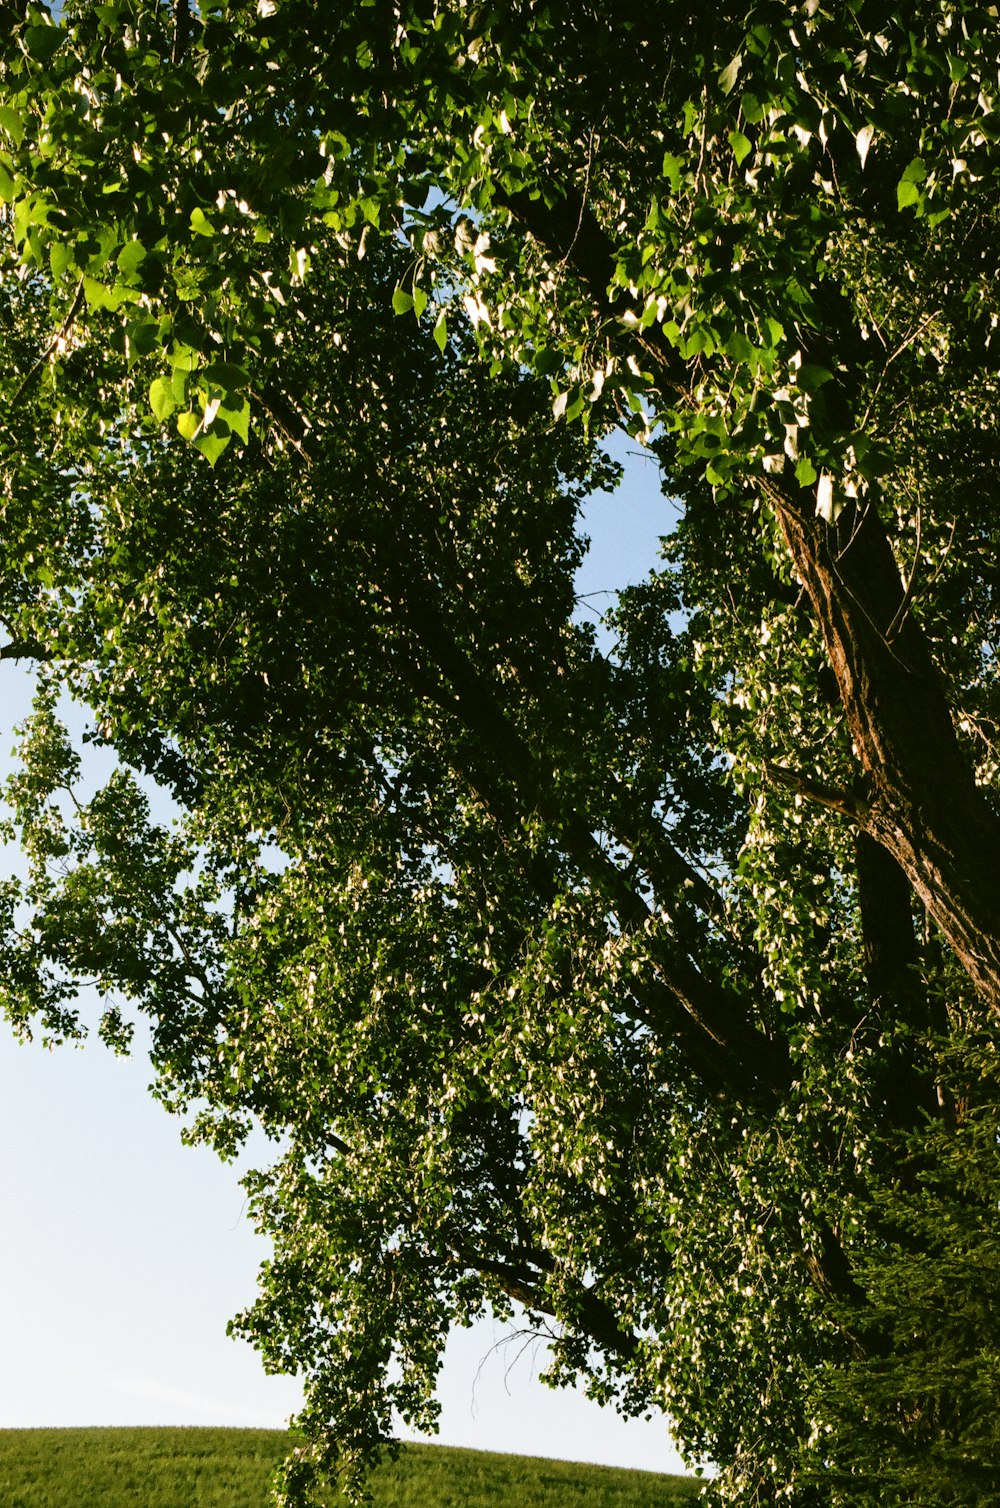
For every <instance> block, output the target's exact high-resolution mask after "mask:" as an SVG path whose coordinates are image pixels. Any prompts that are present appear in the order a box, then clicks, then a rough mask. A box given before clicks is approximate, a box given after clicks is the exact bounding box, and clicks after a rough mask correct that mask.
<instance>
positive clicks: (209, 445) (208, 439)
mask: <svg viewBox="0 0 1000 1508" xmlns="http://www.w3.org/2000/svg"><path fill="white" fill-rule="evenodd" d="M231 438H232V437H231V436H230V435H224V434H222V433H220V431H219V430H216V429H211V430H209V431H208V432H207V433H204V434H200V435H199V436H198V437H197V439H196V440H195V441H194V448H195V450H200V451H201V453H202V455H203V456H204V457H205V459H206V460H207V461H208V464H209V465H210V466H214V465H215V463H216V461H217V460H218V459H219V457H220V456H221V454H222V452H223V451H224V450H225V448H226V446H227V445H228V444H229V441H230V439H231Z"/></svg>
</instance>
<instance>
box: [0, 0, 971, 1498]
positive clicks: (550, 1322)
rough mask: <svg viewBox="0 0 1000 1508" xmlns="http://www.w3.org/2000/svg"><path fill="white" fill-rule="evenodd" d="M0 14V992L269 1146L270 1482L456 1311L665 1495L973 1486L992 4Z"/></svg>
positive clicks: (435, 1348) (419, 1397)
mask: <svg viewBox="0 0 1000 1508" xmlns="http://www.w3.org/2000/svg"><path fill="white" fill-rule="evenodd" d="M12 10H13V12H14V13H15V19H14V24H13V25H12V27H11V30H10V37H9V39H8V40H7V41H6V42H5V43H4V45H3V50H2V54H0V56H2V69H3V72H2V83H0V94H2V103H0V129H2V131H3V133H4V138H5V145H6V151H5V153H4V154H3V155H2V156H0V198H2V199H3V200H4V202H5V203H6V204H7V205H8V206H9V232H10V238H9V242H8V245H7V249H6V251H5V258H6V261H5V276H4V282H3V286H2V300H0V305H2V306H0V318H2V320H3V324H4V335H5V367H4V376H3V382H4V392H5V408H4V428H3V439H2V444H3V447H4V461H5V473H4V497H3V507H4V532H3V543H2V549H3V553H4V572H3V581H2V591H3V602H2V619H3V622H4V623H5V625H6V627H7V630H8V636H9V642H8V644H7V646H6V648H5V649H4V651H3V653H4V654H6V655H12V656H24V657H30V658H32V659H33V660H35V661H36V662H37V663H38V664H39V665H40V666H41V667H42V670H41V683H42V690H41V693H40V701H39V708H38V712H37V715H36V717H35V719H34V720H33V722H32V723H31V725H30V726H29V728H28V730H27V732H26V735H25V737H24V739H23V742H22V751H21V752H22V761H23V768H22V771H21V772H20V773H19V774H18V775H17V776H16V777H15V778H14V780H13V781H12V782H11V785H10V789H9V797H10V801H11V803H12V807H13V828H14V830H16V832H17V834H18V837H19V839H20V842H21V844H22V847H23V849H24V851H25V853H26V855H27V857H28V859H29V861H30V864H31V876H30V879H29V880H28V881H27V882H26V883H25V885H24V886H20V887H19V886H18V885H16V884H14V883H13V882H12V883H10V884H9V885H8V886H7V887H6V888H5V890H4V893H3V895H4V906H5V912H4V918H5V937H4V962H5V976H4V981H3V990H4V997H5V1006H6V1009H7V1012H8V1014H9V1016H10V1018H11V1020H12V1021H13V1023H14V1024H15V1026H16V1027H17V1028H18V1029H20V1030H29V1029H31V1027H32V1025H33V1024H34V1023H35V1022H36V1021H37V1022H38V1023H39V1024H40V1026H41V1029H43V1030H46V1031H48V1032H50V1033H52V1034H55V1035H59V1034H67V1033H71V1032H72V1031H74V1030H77V1029H78V1020H77V1016H76V1008H75V1005H74V996H75V994H76V992H77V990H78V988H79V985H80V983H81V981H83V980H94V981H96V983H97V986H98V989H99V991H100V992H101V993H102V995H103V996H104V997H105V998H106V1000H107V1003H108V1010H107V1012H106V1014H105V1016H104V1019H103V1022H102V1030H103V1031H104V1033H105V1035H106V1036H107V1037H108V1039H109V1040H110V1041H111V1042H112V1043H116V1044H119V1045H121V1044H123V1043H124V1042H125V1041H126V1040H127V1037H128V1017H129V1011H130V1010H131V1009H134V1008H136V1007H138V1008H140V1009H142V1010H145V1011H146V1012H148V1013H149V1015H150V1017H151V1020H152V1024H153V1033H154V1041H155V1065H156V1069H157V1075H158V1078H157V1086H158V1092H159V1093H160V1094H161V1096H162V1097H163V1099H164V1100H165V1102H166V1103H168V1104H169V1105H171V1106H172V1107H174V1108H177V1109H179V1110H181V1111H185V1112H189V1113H190V1117H191V1119H190V1132H189V1134H191V1135H194V1136H198V1137H203V1138H207V1139H210V1140H212V1141H214V1142H215V1143H216V1144H217V1145H218V1146H219V1148H220V1150H222V1151H223V1152H226V1151H227V1150H230V1149H231V1148H232V1147H233V1146H234V1144H235V1143H236V1142H237V1141H238V1140H239V1138H240V1136H241V1135H242V1134H243V1131H244V1129H245V1127H246V1126H247V1125H248V1124H249V1122H250V1120H251V1118H256V1119H257V1120H259V1121H260V1122H261V1123H262V1124H263V1125H264V1126H265V1127H266V1128H267V1129H268V1130H269V1131H271V1132H273V1134H274V1135H275V1137H276V1138H280V1139H281V1140H282V1147H283V1151H282V1154H281V1156H280V1158H278V1160H277V1161H276V1163H275V1165H274V1167H272V1168H270V1169H266V1170H262V1171H261V1172H260V1173H259V1174H258V1175H255V1176H254V1177H253V1178H252V1179H251V1180H250V1188H251V1193H252V1197H253V1201H254V1208H255V1211H256V1215H257V1218H258V1221H259V1223H260V1225H261V1227H262V1229H264V1230H265V1231H267V1232H268V1233H269V1234H270V1235H271V1236H272V1238H273V1240H274V1247H275V1254H274V1260H273V1262H271V1263H270V1264H269V1265H268V1267H267V1268H266V1269H265V1271H264V1272H263V1274H262V1283H261V1295H260V1299H259V1302H258V1303H257V1304H256V1305H255V1306H254V1308H253V1309H252V1310H251V1311H250V1312H249V1313H247V1314H246V1315H244V1316H242V1317H241V1318H240V1319H239V1320H238V1321H237V1324H238V1327H239V1329H240V1330H241V1332H242V1333H245V1334H247V1335H248V1336H249V1337H250V1338H251V1339H252V1340H253V1341H254V1343H255V1344H256V1345H257V1346H258V1348H259V1349H260V1351H261V1353H262V1355H263V1357H264V1360H265V1362H266V1364H267V1365H270V1366H275V1367H281V1368H284V1367H288V1368H297V1369H299V1370H301V1371H302V1372H303V1373H304V1374H305V1375H306V1378H307V1404H306V1408H305V1412H304V1415H303V1418H302V1421H301V1422H302V1424H303V1427H304V1429H305V1431H306V1435H307V1437H308V1440H309V1442H310V1443H309V1444H308V1446H307V1447H306V1448H304V1449H303V1450H301V1451H300V1452H299V1453H298V1454H297V1455H296V1456H294V1457H293V1458H292V1459H291V1460H290V1462H289V1464H288V1467H287V1471H286V1482H285V1490H286V1492H287V1494H288V1495H289V1497H290V1499H292V1500H295V1499H297V1498H299V1499H300V1498H301V1497H302V1495H303V1494H305V1493H308V1492H309V1491H311V1490H313V1489H314V1488H317V1485H318V1484H320V1483H321V1481H322V1477H323V1474H324V1473H326V1472H330V1471H334V1470H339V1469H341V1468H342V1467H347V1468H351V1467H352V1466H353V1465H364V1464H366V1463H367V1462H368V1461H370V1460H371V1459H373V1458H374V1456H375V1454H376V1453H377V1448H378V1446H379V1443H380V1441H381V1440H382V1439H383V1438H384V1437H385V1436H386V1435H387V1434H388V1433H389V1432H390V1428H391V1418H392V1411H393V1410H394V1409H396V1410H398V1411H400V1412H401V1413H402V1415H403V1416H404V1417H405V1418H407V1419H408V1420H410V1421H411V1422H414V1423H417V1424H422V1425H427V1426H430V1425H432V1424H433V1419H434V1403H433V1383H434V1377H435V1373H436V1368H437V1365H438V1361H439V1357H440V1352H441V1348H442V1346H443V1342H444V1338H445V1335H446V1333H447V1330H448V1328H449V1326H450V1325H452V1324H453V1323H456V1322H459V1323H461V1322H465V1321H468V1320H469V1319H470V1318H471V1317H472V1316H474V1315H476V1314H477V1313H479V1312H480V1311H481V1310H482V1309H483V1308H484V1307H490V1308H492V1309H493V1310H494V1311H497V1312H501V1313H503V1312H510V1311H511V1309H512V1307H513V1306H515V1305H517V1306H521V1307H522V1308H523V1309H524V1310H525V1311H526V1312H527V1314H528V1316H529V1317H530V1319H531V1321H532V1322H533V1323H535V1324H537V1325H539V1326H545V1327H548V1328H549V1329H550V1332H551V1334H552V1337H553V1352H552V1355H553V1361H552V1375H553V1378H554V1380H556V1381H565V1380H568V1379H569V1378H571V1377H574V1376H582V1377H583V1378H584V1379H585V1380H586V1383H587V1386H588V1387H589V1389H590V1390H591V1392H592V1393H593V1395H594V1396H596V1397H598V1398H601V1399H606V1400H608V1401H612V1400H614V1401H615V1402H616V1403H617V1404H618V1406H619V1407H621V1408H623V1409H625V1410H626V1411H635V1412H641V1411H643V1410H647V1409H662V1410H663V1411H664V1412H665V1413H666V1414H667V1415H668V1416H669V1417H670V1419H671V1421H672V1424H673V1428H674V1430H675V1432H676V1435H677V1438H678V1440H679V1441H680V1443H681V1444H682V1445H683V1446H684V1448H685V1449H686V1450H687V1451H688V1453H689V1455H690V1456H691V1457H692V1458H697V1457H708V1458H711V1459H712V1460H714V1461H715V1462H717V1463H718V1465H719V1467H720V1474H719V1476H718V1478H717V1479H716V1480H715V1482H714V1483H713V1486H712V1489H711V1490H712V1491H713V1492H714V1493H715V1495H716V1496H717V1498H718V1499H719V1500H720V1501H722V1502H730V1503H740V1504H748V1505H749V1504H756V1503H771V1502H776V1501H778V1500H779V1499H782V1500H787V1501H790V1502H793V1503H796V1504H801V1505H813V1504H816V1505H820V1504H823V1505H826V1504H834V1503H851V1504H869V1503H871V1504H874V1503H879V1504H882V1503H887V1502H891V1503H897V1502H898V1503H920V1504H922V1505H928V1508H930V1505H938V1504H941V1505H943V1504H951V1503H970V1504H971V1503H976V1504H988V1503H994V1502H997V1501H1000V1482H998V1481H997V1476H996V1470H995V1466H994V1462H995V1459H996V1458H997V1454H998V1449H997V1447H998V1443H1000V1442H998V1439H997V1419H998V1418H1000V1413H998V1409H997V1403H998V1397H997V1394H998V1374H997V1356H998V1346H1000V1337H998V1333H997V1322H996V1314H997V1312H998V1310H997V1304H996V1297H997V1284H998V1281H1000V1265H998V1253H1000V1248H998V1234H997V1218H996V1216H997V1207H998V1171H997V1166H996V1156H997V1150H996V1149H997V1139H996V1103H997V1090H998V1073H1000V1065H998V1062H997V1052H996V1045H995V1040H996V1038H995V1020H996V1012H997V1007H998V1004H1000V867H998V866H1000V825H998V818H997V813H996V808H995V798H994V796H993V793H992V787H993V783H994V777H995V771H996V761H997V677H996V645H997V621H996V620H997V600H996V581H997V576H996V571H997V565H996V547H997V523H996V509H995V505H994V495H995V491H996V484H995V479H994V478H995V460H996V451H997V443H996V441H997V437H996V432H995V431H996V417H995V408H996V396H997V372H996V354H995V350H994V344H995V329H996V327H997V324H998V321H1000V300H998V296H997V295H998V290H997V267H996V246H997V245H998V244H1000V241H998V237H997V229H998V227H997V224H996V220H997V213H996V203H997V188H998V168H1000V161H998V155H997V151H996V139H997V125H996V122H997V120H998V119H1000V116H998V115H997V110H996V106H997V98H998V96H997V90H998V87H1000V86H998V77H1000V74H998V68H1000V22H998V18H997V15H996V10H995V8H994V7H989V6H975V5H971V4H958V3H956V4H952V3H948V0H937V3H931V0H920V3H918V4H916V5H910V6H908V7H906V8H905V9H903V8H900V9H895V8H894V7H893V6H892V5H889V4H874V3H872V4H869V3H866V0H850V3H847V4H844V5H840V6H837V7H831V8H829V9H827V8H825V7H824V6H823V5H822V4H820V3H817V0H806V3H804V4H802V5H801V6H795V7H788V6H779V5H777V4H770V3H757V4H754V5H752V6H751V7H750V8H749V9H747V7H746V6H745V5H744V6H742V7H736V8H734V7H730V6H727V5H722V6H720V7H718V8H716V9H714V10H713V11H712V13H711V15H710V16H706V15H703V14H701V13H700V11H699V10H697V9H696V8H693V7H688V6H686V5H683V4H680V3H666V0H665V3H662V4H659V5H645V6H643V7H641V8H640V7H637V8H635V10H633V9H632V8H631V7H629V6H628V5H624V6H615V7H613V8H612V7H608V6H606V5H600V4H596V3H592V4H579V3H577V4H574V5H572V6H571V5H568V4H563V3H561V0H558V3H557V0H552V3H544V0H521V3H514V0H511V3H507V4H500V3H498V4H496V5H493V6H489V5H483V6H469V5H467V4H465V3H462V0H399V3H397V4H394V5H385V6H382V5H376V6H372V5H366V4H347V3H338V4H334V5H323V6H319V5H313V4H311V3H308V0H260V3H258V4H257V5H255V6H252V5H249V4H245V3H232V4H224V3H223V4H219V5H211V4H205V5H204V6H203V7H201V9H200V10H198V11H196V10H195V9H194V7H193V6H189V5H188V4H187V3H186V0H177V3H176V4H175V5H174V7H173V9H172V10H168V8H167V7H165V6H164V5H162V4H157V3H153V0H110V3H108V4H94V3H90V0H80V3H78V4H76V5H71V6H67V8H66V11H65V13H64V15H63V17H62V19H61V22H60V23H59V24H53V22H52V20H51V18H50V17H48V16H47V15H46V14H45V13H44V12H43V11H42V10H41V9H39V8H38V7H36V6H33V5H21V6H20V7H18V6H14V7H12ZM573 421H577V422H575V423H574V422H573ZM617 421H624V422H625V423H627V424H628V425H629V426H630V428H631V430H632V432H633V433H634V434H635V435H637V436H639V437H640V438H642V440H643V441H644V442H645V443H647V444H648V445H650V446H651V447H652V449H653V450H654V451H655V453H656V455H657V457H658V458H659V461H660V463H661V466H662V470H663V475H664V485H665V487H666V488H668V489H669V490H670V492H671V493H672V494H674V495H676V496H677V497H679V498H680V499H681V500H682V501H683V511H682V517H681V521H680V524H679V525H678V527H677V529H676V530H675V532H674V533H673V534H672V536H671V537H670V539H669V540H668V541H667V542H666V555H665V560H664V561H662V562H652V561H651V562H650V566H651V570H650V575H649V577H648V579H647V580H646V581H645V582H643V583H641V584H640V585H638V586H636V587H634V588H633V589H631V590H629V591H628V592H626V593H624V594H623V595H622V596H621V599H620V600H619V602H618V603H617V605H616V607H615V609H614V611H613V613H612V614H611V615H610V617H609V620H608V624H607V627H608V628H609V629H610V631H611V634H612V636H613V638H612V644H613V647H612V648H610V649H608V650H602V649H601V648H600V647H599V644H598V641H597V639H596V638H595V636H594V634H593V632H592V631H590V630H588V629H587V628H586V627H583V626H581V624H580V623H579V621H578V619H577V618H576V616H575V615H574V598H573V573H574V570H575V567H576V565H577V564H578V562H579V559H580V555H581V551H582V548H583V545H582V542H581V539H580V537H579V528H578V523H577V520H578V510H579V505H580V502H581V499H582V497H583V496H584V495H585V494H586V492H587V491H588V490H589V489H591V488H593V487H595V486H599V485H603V484H605V483H606V482H607V481H609V480H610V469H609V468H608V466H607V464H606V463H605V462H603V461H602V460H601V459H600V456H599V453H598V452H596V451H595V450H594V449H593V444H592V442H593V440H594V438H595V437H597V436H599V435H600V434H601V433H602V432H604V431H605V430H606V429H607V428H609V427H610V426H611V425H612V424H613V423H615V422H617ZM198 452H200V454H198ZM65 690H69V691H71V692H73V693H74V694H75V695H77V696H78V697H79V698H81V699H82V700H83V701H84V702H85V703H86V704H87V705H88V706H89V707H90V708H91V709H92V712H93V719H94V730H95V736H96V737H98V738H99V739H100V740H102V741H103V742H105V743H106V744H108V745H110V746H111V747H113V748H114V749H115V750H116V751H117V752H118V754H119V756H120V758H121V761H122V764H121V769H120V770H119V772H118V773H117V774H116V775H115V776H114V777H113V779H112V780H111V782H110V783H109V784H108V785H107V787H106V788H105V789H103V790H102V791H101V792H100V793H99V794H98V795H97V796H96V797H95V798H94V799H92V800H89V801H81V800H79V799H77V798H76V797H75V795H74V791H75V786H76V781H77V776H78V771H79V762H78V760H79V756H78V752H77V751H75V750H74V749H72V748H71V747H70V746H69V743H68V740H67V738H66V735H65V733H64V731H63V730H62V729H61V727H60V725H59V721H58V717H57V715H56V713H57V704H58V696H59V694H60V692H61V691H65ZM132 772H139V773H140V774H143V775H145V776H146V777H150V776H151V777H154V778H156V779H157V780H159V781H160V782H161V783H162V784H164V785H165V786H167V787H168V788H169V789H170V790H171V792H172V793H173V795H174V797H175V799H176V801H177V802H178V804H179V807H180V810H181V812H182V820H181V821H180V823H179V825H178V826H177V827H175V828H173V829H171V830H166V829H164V828H162V827H161V826H158V825H157V824H156V823H155V822H154V821H153V820H152V819H151V818H150V815H149V810H148V805H147V802H146V798H145V796H144V794H143V790H142V786H141V783H140V781H139V780H138V779H137V778H136V775H135V774H134V773H132Z"/></svg>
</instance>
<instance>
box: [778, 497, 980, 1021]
mask: <svg viewBox="0 0 1000 1508" xmlns="http://www.w3.org/2000/svg"><path fill="white" fill-rule="evenodd" d="M765 490H766V491H767V493H768V496H769V497H770V500H771V502H772V504H773V505H774V508H775V510H776V512H777V516H778V520H779V523H780V525H781V528H782V530H783V533H784V536H785V539H786V541H787V543H788V548H789V550H790V552H791V555H792V559H793V561H794V564H795V569H796V571H797V572H798V574H799V577H800V578H801V580H802V583H803V585H804V587H805V589H806V592H807V593H808V595H809V598H810V601H811V602H812V605H813V609H814V611H815V613H816V617H817V619H818V621H819V625H820V629H821V631H822V634H823V640H824V643H825V645H826V649H827V653H828V654H829V657H830V663H831V665H832V667H833V670H834V674H835V675H836V677H837V684H838V687H839V690H840V696H841V700H842V702H843V705H844V709H845V712H846V714H847V721H848V726H849V728H850V731H851V736H852V738H853V740H854V745H855V749H856V751H857V755H858V758H859V760H860V762H861V765H862V768H863V770H864V772H865V775H866V776H867V786H868V789H867V791H866V793H865V794H864V795H863V796H862V797H859V798H858V800H857V804H856V816H857V820H858V822H859V824H860V825H861V827H862V828H863V829H864V830H865V831H866V832H867V833H868V834H870V836H871V837H872V838H874V839H875V840H876V842H878V843H881V844H882V846H883V847H884V848H885V849H887V850H888V852H889V853H890V854H892V856H893V857H894V858H895V859H896V861H897V863H898V864H899V865H900V867H901V869H902V870H903V872H904V874H905V875H906V877H907V879H908V880H909V882H910V884H911V885H912V887H913V889H914V891H915V893H916V895H917V896H918V897H919V899H920V901H921V902H922V903H923V905H924V906H925V907H926V909H927V911H928V913H929V914H930V916H931V917H932V918H933V919H934V921H935V922H936V923H937V924H938V926H939V927H940V929H941V931H942V933H943V934H944V936H945V937H946V938H947V939H948V942H949V943H950V945H951V947H952V949H953V950H954V952H955V955H956V956H957V958H958V959H959V961H960V962H961V964H962V966H963V967H964V968H965V969H966V971H967V972H968V974H969V977H970V978H971V979H972V981H973V983H974V985H975V987H976V989H977V991H978V992H979V993H980V995H981V996H982V997H983V998H984V999H985V1000H987V1001H988V1002H989V1003H990V1004H991V1005H992V1006H993V1007H994V1008H995V1009H1000V820H998V818H997V816H996V814H995V813H994V811H993V810H992V808H991V806H990V805H989V803H988V801H987V799H986V797H985V795H984V793H983V792H982V790H981V789H980V788H979V787H978V786H977V784H976V781H975V775H974V772H973V770H972V768H971V766H970V763H969V761H968V759H967V758H966V757H965V755H964V754H963V753H962V750H961V749H960V747H959V744H958V739H957V737H956V734H955V729H954V726H953V724H952V719H951V713H950V710H949V707H948V702H947V698H946V696H945V689H944V684H943V682H942V679H941V677H940V675H939V673H938V671H937V669H936V667H935V665H934V662H933V660H932V658H931V654H930V649H929V646H928V644H927V641H926V639H925V637H924V635H923V633H922V631H921V629H920V627H919V625H918V623H917V622H916V619H915V618H914V617H913V614H912V611H911V604H910V603H909V602H908V600H907V594H906V590H905V588H904V586H903V582H902V579H901V576H900V571H899V567H898V566H897V563H896V560H895V557H894V555H893V553H892V548H891V546H890V544H889V540H888V537H887V535H886V532H885V530H884V528H883V526H882V523H881V520H880V519H879V517H878V514H877V512H876V510H875V507H874V505H873V504H872V503H871V502H870V501H869V502H864V503H849V504H848V505H847V506H846V507H845V508H844V509H843V511H842V512H841V514H840V516H839V517H838V519H837V521H836V523H834V524H828V523H827V522H826V521H825V520H824V519H822V518H819V517H817V515H816V511H815V505H814V500H813V495H812V492H811V490H810V489H805V488H794V487H790V486H788V485H787V484H785V485H782V484H778V483H775V482H773V481H768V482H767V483H765Z"/></svg>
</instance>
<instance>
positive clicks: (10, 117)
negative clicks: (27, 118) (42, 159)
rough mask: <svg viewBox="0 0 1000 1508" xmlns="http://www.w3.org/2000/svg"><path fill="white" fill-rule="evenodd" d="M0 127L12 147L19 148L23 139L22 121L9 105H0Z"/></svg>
mask: <svg viewBox="0 0 1000 1508" xmlns="http://www.w3.org/2000/svg"><path fill="white" fill-rule="evenodd" d="M0 126H2V127H3V129H4V130H5V131H6V132H7V135H8V136H9V137H10V139H11V141H12V142H13V143H14V145H15V146H16V147H19V146H20V145H21V142H22V140H23V139H24V121H23V120H22V119H21V116H20V115H19V114H18V112H17V111H16V110H15V109H13V107H12V106H11V105H0Z"/></svg>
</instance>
